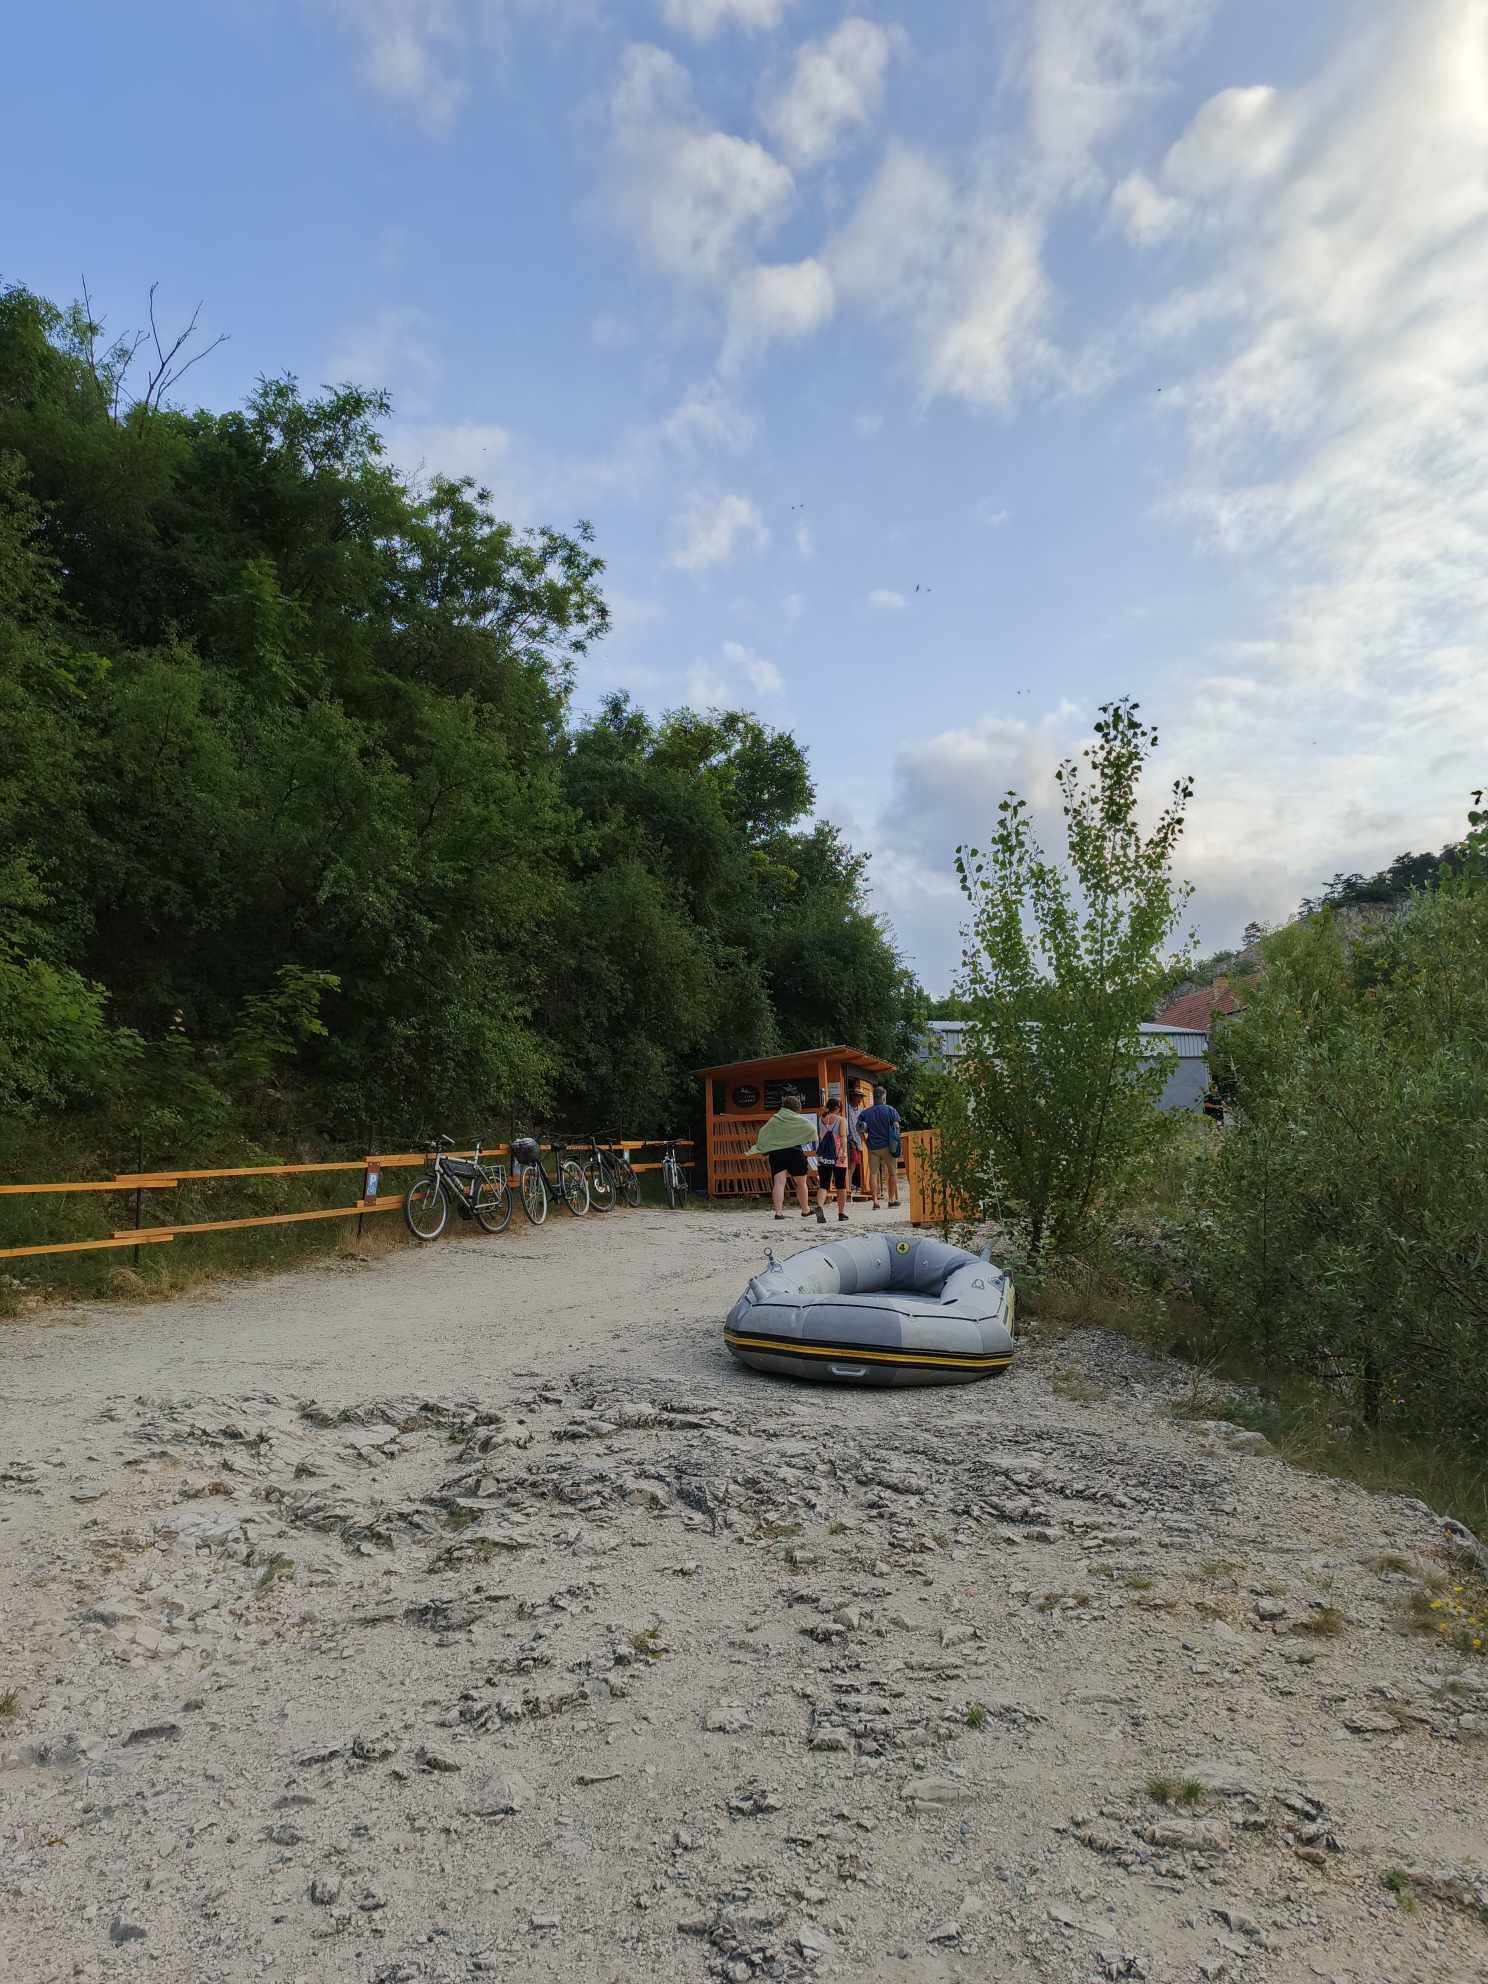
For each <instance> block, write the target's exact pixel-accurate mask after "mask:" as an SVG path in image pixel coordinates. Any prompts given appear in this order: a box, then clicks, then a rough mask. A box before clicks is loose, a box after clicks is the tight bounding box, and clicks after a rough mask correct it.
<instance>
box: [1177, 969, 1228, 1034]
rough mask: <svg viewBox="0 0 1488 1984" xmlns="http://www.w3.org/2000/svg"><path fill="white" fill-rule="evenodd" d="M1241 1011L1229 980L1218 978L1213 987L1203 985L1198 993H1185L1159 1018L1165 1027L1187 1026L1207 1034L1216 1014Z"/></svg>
mask: <svg viewBox="0 0 1488 1984" xmlns="http://www.w3.org/2000/svg"><path fill="white" fill-rule="evenodd" d="M1239 1010H1240V1001H1239V1000H1238V999H1237V998H1236V997H1235V995H1234V993H1233V992H1232V991H1231V990H1230V987H1229V982H1228V980H1226V979H1223V978H1216V979H1215V981H1214V983H1213V984H1212V985H1201V986H1200V987H1199V989H1198V991H1197V992H1185V993H1184V995H1183V997H1182V998H1181V999H1175V1000H1174V1001H1173V1003H1172V1005H1170V1006H1164V1007H1163V1009H1162V1011H1161V1012H1160V1013H1159V1014H1158V1018H1159V1020H1160V1021H1161V1022H1162V1024H1163V1025H1164V1026H1187V1027H1193V1028H1195V1029H1197V1030H1198V1031H1200V1032H1204V1033H1207V1032H1208V1030H1209V1022H1210V1020H1211V1018H1212V1017H1213V1016H1214V1014H1215V1013H1234V1012H1238V1011H1239Z"/></svg>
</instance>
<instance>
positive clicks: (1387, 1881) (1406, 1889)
mask: <svg viewBox="0 0 1488 1984" xmlns="http://www.w3.org/2000/svg"><path fill="white" fill-rule="evenodd" d="M1380 1885H1381V1887H1383V1888H1387V1889H1388V1890H1389V1892H1390V1893H1391V1894H1393V1895H1394V1897H1395V1899H1396V1900H1397V1901H1398V1902H1399V1903H1400V1906H1401V1908H1402V1909H1403V1910H1404V1912H1405V1913H1406V1914H1407V1915H1413V1914H1414V1913H1415V1908H1416V1890H1415V1886H1414V1884H1413V1883H1412V1881H1411V1877H1410V1875H1409V1874H1407V1873H1403V1872H1402V1871H1401V1869H1400V1868H1399V1867H1391V1868H1390V1869H1389V1870H1388V1871H1387V1872H1386V1873H1383V1874H1381V1875H1380Z"/></svg>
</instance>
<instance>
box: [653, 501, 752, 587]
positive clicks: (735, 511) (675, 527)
mask: <svg viewBox="0 0 1488 1984" xmlns="http://www.w3.org/2000/svg"><path fill="white" fill-rule="evenodd" d="M769 541H770V533H769V531H768V529H767V528H766V527H765V521H764V519H763V518H762V517H761V515H760V513H759V511H758V510H757V509H756V507H755V505H754V504H753V502H751V500H750V499H749V497H747V496H733V495H729V496H713V495H706V494H703V493H702V492H700V491H696V490H695V491H694V492H693V493H692V494H691V495H690V496H689V497H688V499H687V501H686V503H685V505H684V506H683V508H682V510H681V511H680V512H679V513H678V514H677V515H676V516H675V517H674V518H673V519H672V553H671V560H670V562H671V563H672V564H673V565H675V566H676V567H677V569H678V570H679V571H683V572H704V571H708V570H710V569H711V568H712V567H713V566H715V565H727V564H729V563H731V562H732V560H733V558H734V556H735V553H736V552H737V551H738V550H739V549H740V548H741V547H747V548H749V549H752V550H755V551H762V550H763V549H764V548H765V546H766V545H767V544H768V543H769Z"/></svg>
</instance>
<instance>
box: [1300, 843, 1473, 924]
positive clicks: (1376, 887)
mask: <svg viewBox="0 0 1488 1984" xmlns="http://www.w3.org/2000/svg"><path fill="white" fill-rule="evenodd" d="M1464 858H1465V849H1464V846H1463V843H1462V842H1461V841H1449V842H1448V844H1447V845H1446V846H1445V847H1444V848H1443V849H1442V850H1441V852H1440V853H1439V854H1411V853H1409V852H1407V853H1405V854H1397V855H1396V857H1395V859H1394V860H1393V861H1392V862H1391V863H1390V864H1389V866H1388V867H1386V868H1381V869H1379V870H1377V871H1376V873H1374V874H1373V875H1361V874H1351V875H1344V874H1338V875H1335V876H1334V877H1333V879H1332V881H1331V882H1330V883H1329V884H1328V886H1327V888H1325V889H1324V890H1323V892H1322V894H1321V895H1317V896H1304V897H1303V898H1302V901H1301V903H1300V904H1299V906H1298V909H1297V914H1298V915H1299V916H1315V915H1316V914H1317V912H1318V911H1319V910H1321V909H1364V908H1372V907H1381V908H1383V907H1388V906H1389V905H1391V904H1394V903H1401V902H1404V901H1406V899H1407V898H1408V897H1410V896H1412V895H1414V894H1415V893H1416V892H1417V891H1418V890H1420V889H1432V888H1435V887H1436V886H1437V885H1438V884H1439V883H1440V882H1443V881H1445V880H1446V879H1447V877H1448V876H1450V875H1453V874H1455V873H1457V872H1459V871H1460V869H1461V867H1462V864H1463V861H1464Z"/></svg>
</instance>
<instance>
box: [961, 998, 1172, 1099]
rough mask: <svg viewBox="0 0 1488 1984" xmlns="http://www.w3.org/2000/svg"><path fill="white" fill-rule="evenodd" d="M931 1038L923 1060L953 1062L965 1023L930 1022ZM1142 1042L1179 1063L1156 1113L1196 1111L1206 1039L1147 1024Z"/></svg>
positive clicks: (1140, 1030) (1144, 1027)
mask: <svg viewBox="0 0 1488 1984" xmlns="http://www.w3.org/2000/svg"><path fill="white" fill-rule="evenodd" d="M928 1031H929V1035H930V1039H929V1043H928V1047H927V1050H926V1054H925V1059H926V1060H929V1061H943V1062H954V1061H955V1060H956V1058H957V1057H958V1056H959V1054H960V1052H961V1045H962V1041H963V1039H964V1038H965V1035H966V1032H967V1022H966V1021H965V1020H931V1021H930V1022H929V1026H928ZM1138 1032H1139V1033H1140V1034H1141V1035H1142V1038H1143V1040H1144V1041H1148V1040H1150V1041H1151V1043H1152V1046H1151V1049H1150V1051H1151V1052H1152V1053H1157V1052H1159V1051H1160V1048H1161V1047H1162V1046H1163V1045H1165V1044H1171V1045H1172V1046H1173V1047H1174V1048H1175V1049H1176V1050H1177V1055H1178V1059H1177V1062H1176V1064H1175V1065H1174V1068H1173V1071H1172V1073H1171V1074H1170V1075H1169V1076H1168V1080H1167V1085H1166V1087H1165V1088H1164V1089H1163V1092H1162V1097H1161V1099H1160V1101H1159V1102H1158V1108H1159V1109H1198V1108H1200V1107H1201V1106H1202V1104H1203V1101H1204V1094H1205V1091H1206V1090H1207V1089H1208V1087H1209V1036H1208V1034H1207V1033H1205V1032H1203V1031H1202V1030H1201V1029H1200V1028H1198V1027H1186V1026H1163V1025H1160V1024H1147V1025H1144V1026H1141V1027H1139V1028H1138Z"/></svg>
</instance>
